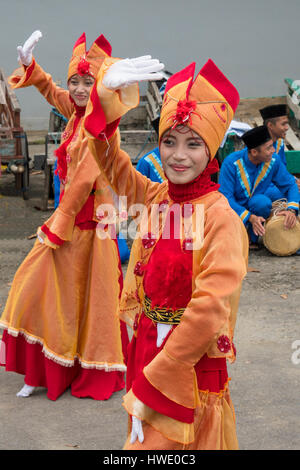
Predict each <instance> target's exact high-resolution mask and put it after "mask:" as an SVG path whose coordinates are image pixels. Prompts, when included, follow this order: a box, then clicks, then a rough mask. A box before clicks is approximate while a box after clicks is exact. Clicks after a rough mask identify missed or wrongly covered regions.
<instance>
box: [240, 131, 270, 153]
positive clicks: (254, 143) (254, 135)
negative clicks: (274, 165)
mask: <svg viewBox="0 0 300 470" xmlns="http://www.w3.org/2000/svg"><path fill="white" fill-rule="evenodd" d="M242 140H243V142H245V144H246V146H247V147H248V149H249V150H251V149H254V148H256V147H259V145H263V144H265V143H266V142H268V141H269V140H271V136H270V133H269V131H268V128H267V127H266V126H258V127H254V128H253V129H250V131H247V132H245V134H243V135H242Z"/></svg>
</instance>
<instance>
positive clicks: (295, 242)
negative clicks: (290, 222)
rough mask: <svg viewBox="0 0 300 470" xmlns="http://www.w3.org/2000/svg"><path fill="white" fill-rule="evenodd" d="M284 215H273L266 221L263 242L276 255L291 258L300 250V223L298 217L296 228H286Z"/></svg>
mask: <svg viewBox="0 0 300 470" xmlns="http://www.w3.org/2000/svg"><path fill="white" fill-rule="evenodd" d="M284 219H285V217H284V216H283V215H276V213H275V214H273V215H271V217H269V219H268V220H267V221H266V224H265V235H264V236H263V242H264V245H265V247H266V248H267V249H268V250H269V251H270V252H271V253H273V254H274V255H277V256H290V255H292V254H294V253H296V251H298V250H299V249H300V221H299V217H297V222H296V225H295V227H293V228H291V229H288V230H287V229H286V228H284Z"/></svg>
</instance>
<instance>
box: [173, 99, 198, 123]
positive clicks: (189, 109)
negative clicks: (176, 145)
mask: <svg viewBox="0 0 300 470" xmlns="http://www.w3.org/2000/svg"><path fill="white" fill-rule="evenodd" d="M196 106H197V101H189V100H179V101H178V104H177V108H176V114H175V115H174V116H173V121H174V125H173V127H172V129H173V128H174V127H176V126H178V125H186V124H187V123H188V122H191V115H192V114H193V112H194V111H195V109H196ZM198 116H199V115H198ZM199 117H200V119H201V116H199Z"/></svg>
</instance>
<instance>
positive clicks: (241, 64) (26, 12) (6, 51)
mask: <svg viewBox="0 0 300 470" xmlns="http://www.w3.org/2000/svg"><path fill="white" fill-rule="evenodd" d="M0 6H1V28H0V67H1V68H2V69H4V72H5V74H6V75H9V74H10V73H11V72H12V71H13V70H14V69H15V68H16V67H17V66H18V64H17V52H16V47H17V46H18V45H19V44H21V45H22V44H23V43H24V41H25V40H26V39H27V37H28V36H29V35H30V34H31V33H32V32H33V31H34V30H35V29H40V30H41V31H42V33H43V38H42V39H41V40H40V42H39V43H38V45H37V46H36V49H35V57H36V60H37V61H38V62H39V63H40V65H41V66H42V67H43V68H44V69H45V70H46V71H47V72H49V73H51V75H52V76H53V78H54V80H59V81H61V83H62V85H63V86H65V77H66V73H67V68H68V62H69V58H70V55H71V52H72V47H73V44H74V42H75V41H76V39H77V38H78V37H79V36H80V35H81V33H82V32H83V31H85V33H86V35H87V41H88V45H89V44H90V43H91V42H93V41H94V39H96V37H97V36H99V35H100V34H101V33H103V34H104V35H105V36H106V37H107V39H108V40H109V41H110V43H111V45H112V48H113V55H114V56H116V57H136V56H139V55H144V54H151V55H152V56H153V57H157V58H159V59H160V60H161V61H162V62H164V64H165V66H166V69H167V70H170V71H171V72H173V73H174V72H176V71H178V70H180V69H181V68H183V67H185V66H186V65H188V64H189V63H190V62H192V61H196V62H197V71H198V70H199V69H200V68H201V66H202V65H203V63H204V62H205V61H206V60H207V59H208V58H212V59H213V60H214V61H215V62H216V63H217V65H218V66H219V67H220V68H221V69H222V70H223V72H224V73H225V74H226V75H227V76H228V78H229V79H230V80H231V81H232V82H233V83H234V84H235V86H236V87H237V88H238V90H239V92H240V96H241V97H243V98H245V97H254V96H257V97H258V96H278V95H283V94H285V92H286V87H285V84H284V78H285V77H290V78H294V79H300V73H299V52H298V51H299V20H300V1H299V0H285V1H283V0H247V1H245V0H227V1H221V0H180V1H179V0H149V1H145V0H105V1H104V0H51V1H49V0H27V1H24V0H8V1H6V0H0ZM17 97H18V99H19V101H20V104H21V108H22V117H23V118H26V122H27V118H32V117H34V121H35V124H34V125H35V127H36V128H38V121H39V119H41V118H44V121H45V118H48V115H49V109H50V108H49V105H48V104H45V103H44V101H43V98H42V97H40V96H39V95H38V92H37V91H36V90H34V89H24V90H18V91H17ZM41 122H42V120H41ZM41 128H43V126H42V125H41Z"/></svg>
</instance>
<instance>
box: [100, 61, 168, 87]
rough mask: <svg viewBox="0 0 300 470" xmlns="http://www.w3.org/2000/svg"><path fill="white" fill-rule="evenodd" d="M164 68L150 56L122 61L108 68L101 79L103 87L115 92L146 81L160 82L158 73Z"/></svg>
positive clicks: (160, 77)
mask: <svg viewBox="0 0 300 470" xmlns="http://www.w3.org/2000/svg"><path fill="white" fill-rule="evenodd" d="M163 68H164V64H161V63H160V62H159V60H157V59H151V55H145V56H142V57H137V58H135V59H122V60H119V61H118V62H115V63H114V64H112V65H111V66H110V68H109V69H108V70H107V72H106V73H105V75H104V78H103V82H102V83H103V85H104V86H105V87H106V88H109V89H110V90H117V89H119V88H124V87H127V86H129V85H132V84H133V83H136V82H143V81H147V80H162V79H163V75H162V74H161V73H159V72H160V70H162V69H163Z"/></svg>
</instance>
